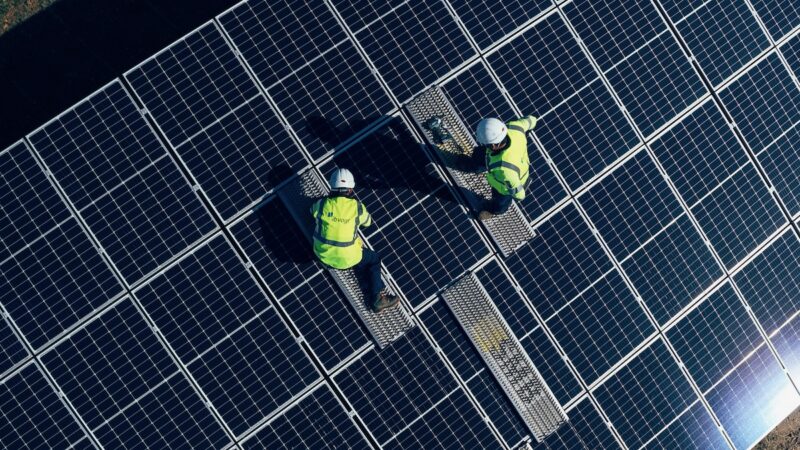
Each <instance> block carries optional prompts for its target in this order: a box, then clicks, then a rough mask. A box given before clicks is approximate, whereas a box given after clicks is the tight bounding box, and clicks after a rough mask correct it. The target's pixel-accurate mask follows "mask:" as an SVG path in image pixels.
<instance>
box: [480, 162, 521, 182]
mask: <svg viewBox="0 0 800 450" xmlns="http://www.w3.org/2000/svg"><path fill="white" fill-rule="evenodd" d="M498 167H505V168H506V169H511V170H513V171H514V172H517V176H518V177H520V178H522V172H521V171H520V170H519V167H517V166H515V165H514V164H511V163H510V162H508V161H503V160H500V161H495V162H493V163H491V164H489V167H488V169H489V171H492V170H493V169H497V168H498Z"/></svg>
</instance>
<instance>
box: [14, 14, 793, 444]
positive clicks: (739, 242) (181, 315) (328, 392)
mask: <svg viewBox="0 0 800 450" xmlns="http://www.w3.org/2000/svg"><path fill="white" fill-rule="evenodd" d="M798 77H800V5H798V4H797V3H796V2H786V1H781V0H723V1H718V2H703V1H688V0H686V1H677V0H653V1H635V0H622V1H610V0H609V1H596V0H591V1H590V0H567V1H559V2H555V3H551V2H546V1H541V2H521V1H511V2H485V1H481V0H468V1H463V2H461V1H459V2H457V1H452V0H437V1H421V0H408V1H402V0H393V1H388V2H370V1H361V0H347V1H345V0H326V1H323V2H312V3H307V2H300V1H294V0H286V1H266V0H263V1H256V0H251V1H247V2H242V3H240V4H238V5H236V6H235V7H233V8H232V9H230V10H228V11H225V12H223V13H222V14H220V15H219V16H218V17H216V18H215V19H213V20H212V21H210V22H208V23H206V24H203V25H202V26H201V27H199V28H198V29H197V30H195V31H194V32H192V33H190V34H189V35H188V36H186V37H184V38H183V39H181V40H180V41H178V42H176V43H174V44H172V45H171V46H169V47H168V48H166V49H164V50H163V51H162V52H160V53H158V54H156V55H154V56H153V57H151V58H150V59H148V60H147V61H145V62H143V63H142V64H140V65H139V66H137V67H135V68H133V69H132V70H130V71H129V72H127V73H125V74H124V76H122V77H120V78H119V79H116V80H114V81H112V82H111V83H109V84H108V85H106V86H104V87H103V88H101V89H100V90H99V91H97V92H95V93H94V94H92V95H91V96H90V97H89V98H87V99H85V100H84V101H82V102H80V103H79V104H77V105H75V106H74V107H73V108H71V109H70V110H68V111H66V112H64V113H63V114H61V115H60V116H58V117H56V118H55V119H53V120H52V121H50V122H48V123H47V124H45V125H44V126H42V127H41V128H39V129H37V130H36V131H34V132H32V133H31V134H29V135H28V136H26V137H25V138H24V139H23V140H21V141H20V142H18V143H17V144H15V145H13V146H11V147H10V148H8V149H6V150H4V151H2V152H0V175H1V176H0V210H1V212H2V214H0V230H2V231H1V233H2V234H1V235H2V241H0V292H2V300H1V302H2V315H3V317H2V321H0V343H1V345H0V349H2V352H0V353H1V354H2V358H0V412H1V413H2V418H3V419H2V420H3V421H4V426H2V427H0V446H2V447H3V448H40V447H52V448H68V447H69V448H81V449H82V448H195V449H199V448H244V449H251V448H408V449H417V448H426V449H433V448H470V449H474V448H487V449H497V448H506V449H510V448H517V447H518V446H520V445H522V444H523V443H524V442H526V441H527V440H528V439H529V438H530V431H529V430H528V429H527V428H526V427H525V425H524V424H523V422H522V420H521V418H520V416H519V415H518V413H517V412H516V411H515V410H514V408H513V406H511V403H510V402H509V400H508V398H506V396H505V394H504V393H503V391H502V390H501V388H500V386H499V385H498V383H497V381H496V380H495V379H494V378H493V376H492V373H491V372H490V371H489V369H488V368H487V367H486V366H485V364H484V363H483V361H482V360H481V358H480V357H479V355H478V353H477V351H476V349H475V348H474V347H473V346H472V344H471V343H470V341H469V339H468V337H467V336H466V335H465V333H464V332H463V330H462V329H461V328H460V327H459V325H458V323H457V322H456V320H455V318H454V317H453V315H452V313H451V312H450V310H449V309H448V308H447V305H446V304H445V302H444V300H442V298H441V292H442V289H443V288H445V287H446V286H447V285H448V284H449V283H451V282H452V281H453V280H455V279H457V278H459V277H460V276H463V275H464V274H465V273H467V272H472V273H475V276H476V277H477V279H478V281H479V282H480V283H481V284H483V286H484V287H485V289H486V291H487V292H488V293H489V295H490V296H491V297H492V300H493V301H494V302H495V304H496V305H497V308H498V310H499V311H500V313H501V314H502V315H503V317H504V319H505V320H506V322H507V323H508V324H509V326H510V327H511V330H512V331H513V333H514V334H515V336H516V338H517V339H518V340H519V341H520V343H521V344H522V346H523V347H524V348H525V351H526V352H527V353H528V356H529V357H530V359H531V360H532V361H533V363H534V364H535V365H536V367H537V369H538V370H539V372H540V373H541V375H542V377H543V378H544V379H545V381H546V382H547V383H548V385H549V387H550V389H551V390H552V391H553V393H554V395H555V396H556V397H557V399H558V400H559V402H560V403H561V405H562V406H563V407H564V409H565V410H566V412H567V415H568V417H569V423H568V424H567V425H564V426H562V427H561V428H560V429H559V430H558V431H557V432H556V433H555V434H553V435H551V436H549V437H548V438H547V439H546V440H545V441H544V442H536V441H532V442H531V445H532V447H533V448H536V449H539V448H541V449H545V448H546V449H555V448H569V449H572V448H585V449H598V448H703V449H710V448H729V447H730V448H748V447H750V446H751V445H752V444H754V443H755V442H756V441H757V440H759V439H760V437H762V436H763V435H764V434H766V433H767V432H768V431H769V430H770V429H771V428H772V427H774V426H775V425H776V424H777V423H778V422H779V421H780V420H782V418H783V417H785V416H786V415H787V414H788V413H789V412H790V411H792V410H793V409H794V408H795V407H796V406H798V405H800V395H799V394H798V390H797V388H798V386H799V385H798V384H797V383H798V382H799V381H800V318H798V317H797V316H798V309H799V308H800V240H799V236H800V227H798V222H797V219H798V218H800V134H799V132H798V130H800V127H798V126H797V125H798V123H800V81H799V80H798ZM434 83H435V84H439V85H441V86H442V88H443V89H444V91H445V93H446V94H447V96H448V97H449V99H450V101H451V102H452V103H453V105H454V106H455V108H456V110H457V112H458V113H459V114H460V115H461V116H462V118H463V119H464V121H465V123H467V124H475V123H476V122H477V121H478V119H479V118H481V117H483V116H486V115H499V116H501V117H503V118H508V119H510V118H512V117H514V116H520V115H523V114H535V115H537V116H538V117H540V120H539V123H538V125H537V128H536V130H535V132H534V133H533V134H532V136H531V138H532V143H531V145H530V152H531V160H532V165H533V181H532V184H531V189H530V192H529V195H528V197H527V198H526V200H525V201H524V202H522V204H521V205H520V206H521V208H522V210H523V213H524V214H525V216H526V218H527V219H528V220H529V221H530V222H531V224H532V225H533V226H534V227H535V229H536V236H535V237H534V238H533V239H532V240H530V241H529V242H528V243H527V244H526V245H524V246H523V247H522V248H520V249H518V250H517V251H516V252H515V253H514V254H512V255H510V256H508V257H503V256H502V255H501V254H500V253H499V252H498V251H497V249H496V248H494V247H493V245H492V244H491V241H490V240H489V239H488V236H487V234H486V230H485V229H483V228H482V226H481V224H480V223H478V222H477V221H476V220H475V219H474V218H473V216H472V215H470V214H469V212H468V211H467V209H466V208H465V206H464V205H465V202H464V199H463V197H462V194H461V193H459V192H458V190H456V189H454V188H453V187H452V185H451V184H450V183H449V181H448V178H447V176H446V175H445V172H444V171H442V170H439V169H437V168H436V167H435V166H434V165H431V164H428V163H430V162H434V163H436V162H437V159H436V158H437V157H436V155H435V154H434V152H432V151H430V149H428V148H426V147H425V146H424V145H423V144H422V141H421V136H422V134H421V133H420V132H419V131H420V130H417V129H415V128H414V126H412V125H411V124H412V122H411V120H410V117H409V116H408V114H407V112H406V111H404V110H403V109H402V106H403V103H405V102H407V101H408V100H409V99H411V98H412V97H413V96H414V95H415V94H417V93H419V92H420V91H421V90H422V89H424V88H425V87H426V86H430V85H431V84H434ZM337 166H342V167H348V168H351V169H352V170H353V171H354V172H355V174H356V178H357V182H358V188H357V191H358V195H359V197H360V199H361V200H362V201H363V202H364V203H365V204H366V205H367V207H368V208H369V210H370V211H371V212H372V214H373V217H374V219H375V223H376V225H375V226H373V227H372V228H371V229H367V230H366V236H365V237H366V241H367V242H368V244H369V245H370V246H371V247H372V248H374V249H376V250H377V251H378V252H380V253H381V254H382V255H383V257H384V265H385V268H386V269H387V271H388V274H389V276H390V279H391V284H392V287H393V288H394V289H395V290H396V291H397V292H398V293H399V295H400V296H401V297H402V299H403V301H404V302H405V304H406V305H408V306H409V307H410V308H411V309H412V310H413V312H414V314H413V320H414V321H415V323H416V324H417V325H418V326H416V327H415V328H413V329H412V330H411V331H409V332H408V333H407V334H406V335H405V336H404V337H402V338H400V339H399V340H397V341H395V342H394V343H392V344H391V345H390V346H388V347H387V348H385V349H382V350H379V349H378V348H377V346H376V345H375V344H374V343H373V342H371V341H370V339H369V334H368V333H367V332H366V330H365V328H364V327H363V325H362V324H361V323H360V322H359V320H358V318H357V316H356V315H355V313H354V312H353V311H352V309H351V308H350V306H349V304H348V302H347V301H346V300H345V298H344V297H343V295H344V294H343V293H342V292H341V291H339V289H338V287H337V286H336V285H335V284H334V283H333V281H332V279H331V277H330V275H329V274H328V273H327V272H325V271H323V270H322V267H321V266H320V265H319V264H318V263H317V262H315V261H314V257H313V254H311V253H310V249H309V248H308V246H307V244H306V242H307V241H306V239H305V237H304V236H303V235H302V234H301V233H300V231H299V230H298V229H297V228H296V226H295V224H294V222H293V221H292V219H291V216H290V215H289V212H288V210H287V208H286V205H285V204H283V203H282V202H281V200H280V198H278V196H277V195H276V192H277V191H278V190H279V189H280V188H281V187H282V186H283V185H284V184H286V182H287V181H288V180H290V179H292V178H293V177H294V176H296V174H297V173H299V172H301V171H304V170H313V171H318V173H320V174H324V175H326V174H327V173H328V172H329V171H331V170H332V169H333V168H334V167H337Z"/></svg>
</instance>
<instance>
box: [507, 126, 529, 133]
mask: <svg viewBox="0 0 800 450" xmlns="http://www.w3.org/2000/svg"><path fill="white" fill-rule="evenodd" d="M508 129H509V130H514V131H519V132H520V133H524V132H525V129H524V128H522V127H521V126H519V125H509V126H508Z"/></svg>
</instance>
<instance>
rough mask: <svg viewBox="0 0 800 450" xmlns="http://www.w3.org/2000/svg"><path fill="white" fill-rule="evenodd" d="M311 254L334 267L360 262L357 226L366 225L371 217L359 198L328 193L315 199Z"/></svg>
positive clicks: (312, 207) (350, 265) (360, 247)
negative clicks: (327, 195)
mask: <svg viewBox="0 0 800 450" xmlns="http://www.w3.org/2000/svg"><path fill="white" fill-rule="evenodd" d="M311 214H312V215H313V216H314V219H315V224H314V253H315V254H316V255H317V257H319V259H320V261H322V262H323V263H324V264H326V265H328V266H330V267H333V268H334V269H349V268H350V267H353V266H355V265H356V264H358V263H359V262H361V256H362V243H361V239H360V238H359V237H358V227H359V226H362V227H368V226H370V224H371V223H372V217H371V216H370V215H369V213H368V212H367V208H365V207H364V205H363V204H362V203H361V202H359V201H358V200H356V199H354V198H350V197H346V196H331V197H326V198H323V199H320V200H317V201H316V202H314V204H313V205H312V206H311Z"/></svg>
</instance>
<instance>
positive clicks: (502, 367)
mask: <svg viewBox="0 0 800 450" xmlns="http://www.w3.org/2000/svg"><path fill="white" fill-rule="evenodd" d="M443 297H444V299H445V301H446V302H447V305H448V306H449V307H450V309H451V310H452V311H453V314H454V315H455V316H456V319H458V322H459V323H460V324H461V327H462V328H464V330H465V331H466V332H467V335H468V336H469V338H470V340H472V343H473V344H475V347H476V348H477V349H478V353H480V355H481V357H483V360H484V362H485V363H486V365H487V366H489V369H490V370H491V371H492V374H494V376H495V378H496V379H497V381H498V382H499V383H500V386H502V388H503V390H504V391H505V392H506V395H508V397H509V398H510V399H511V402H512V403H513V404H514V406H515V407H516V408H517V411H519V413H520V415H521V416H522V418H523V420H524V421H525V424H526V425H527V426H528V428H529V429H530V430H531V432H533V435H534V436H535V437H536V439H537V440H538V441H539V442H542V440H543V439H544V438H545V437H547V436H548V435H550V434H551V433H553V432H554V431H555V430H556V429H558V427H560V426H561V425H562V424H564V423H565V422H566V420H567V415H566V413H565V412H564V409H563V408H562V407H561V405H560V404H559V403H558V400H556V398H555V396H554V395H553V393H552V392H551V391H550V388H549V387H548V386H547V384H546V383H545V382H544V380H543V379H542V376H541V375H540V374H539V371H537V370H536V367H534V365H533V362H531V360H530V358H529V357H528V354H527V353H525V351H524V349H523V348H522V345H521V344H520V343H519V341H518V340H517V339H516V337H514V335H513V334H512V333H511V329H510V328H509V326H508V324H507V323H506V322H505V320H503V317H502V316H501V315H500V312H499V311H498V310H497V307H496V306H495V305H494V303H493V302H492V300H491V299H490V298H489V294H488V293H487V292H486V290H485V289H484V288H483V285H481V283H480V282H479V281H478V279H477V278H475V275H473V274H467V275H465V276H464V277H462V278H461V279H460V280H458V281H457V282H456V283H455V284H454V285H452V286H451V287H449V288H448V289H447V290H446V291H445V292H444V294H443Z"/></svg>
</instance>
